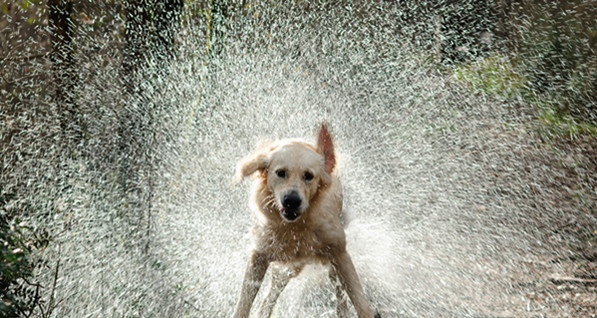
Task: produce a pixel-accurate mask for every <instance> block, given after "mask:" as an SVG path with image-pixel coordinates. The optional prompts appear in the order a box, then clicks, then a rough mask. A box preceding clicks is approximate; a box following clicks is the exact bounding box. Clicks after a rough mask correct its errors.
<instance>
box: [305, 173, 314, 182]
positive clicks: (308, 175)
mask: <svg viewBox="0 0 597 318" xmlns="http://www.w3.org/2000/svg"><path fill="white" fill-rule="evenodd" d="M303 178H304V179H305V180H307V181H311V180H313V174H312V173H311V172H305V174H304V175H303Z"/></svg>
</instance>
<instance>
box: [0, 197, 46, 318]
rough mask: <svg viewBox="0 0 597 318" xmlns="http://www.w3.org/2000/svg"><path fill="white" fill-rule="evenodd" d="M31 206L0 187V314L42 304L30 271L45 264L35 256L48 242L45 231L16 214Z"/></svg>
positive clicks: (29, 309) (26, 311)
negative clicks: (19, 201)
mask: <svg viewBox="0 0 597 318" xmlns="http://www.w3.org/2000/svg"><path fill="white" fill-rule="evenodd" d="M29 209H31V207H30V206H28V205H26V204H20V203H18V202H17V201H16V200H15V195H14V194H12V193H6V192H4V191H3V190H2V187H0V298H1V300H0V316H2V317H18V316H29V315H30V313H31V312H33V310H34V309H35V307H37V306H41V305H42V300H41V295H40V288H42V286H41V285H40V284H39V283H37V282H36V279H35V277H34V271H35V270H36V269H42V267H44V266H45V263H44V261H43V260H42V259H41V257H40V256H39V253H38V252H39V251H41V250H43V249H44V248H45V247H46V246H47V245H48V244H49V242H50V238H49V235H48V233H47V232H45V231H36V230H35V229H33V228H32V227H30V226H28V224H27V223H26V222H25V221H22V220H21V218H20V217H19V216H23V215H27V214H28V213H30V212H31V211H25V210H29Z"/></svg>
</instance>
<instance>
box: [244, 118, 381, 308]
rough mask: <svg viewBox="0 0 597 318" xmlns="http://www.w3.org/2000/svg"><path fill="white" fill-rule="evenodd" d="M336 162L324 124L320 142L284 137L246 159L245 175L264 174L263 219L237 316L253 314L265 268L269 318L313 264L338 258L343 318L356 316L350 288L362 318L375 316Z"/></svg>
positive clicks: (256, 205)
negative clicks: (355, 254)
mask: <svg viewBox="0 0 597 318" xmlns="http://www.w3.org/2000/svg"><path fill="white" fill-rule="evenodd" d="M335 166H336V157H335V153H334V147H333V143H332V139H331V137H330V134H329V133H328V130H327V127H326V126H325V125H322V126H321V129H320V131H319V135H318V141H317V144H311V143H308V142H305V141H302V140H297V139H289V140H282V141H278V142H274V143H271V144H269V145H267V146H263V147H260V148H259V149H257V150H256V151H255V152H254V153H252V154H251V155H249V156H248V157H246V158H245V159H243V160H241V162H240V163H239V165H238V167H237V175H236V178H237V180H240V179H242V178H243V177H247V176H250V175H255V176H256V177H257V178H256V180H255V184H254V186H253V191H252V192H253V197H252V201H251V209H252V210H253V212H254V214H255V216H256V217H255V224H254V226H253V229H252V233H251V234H252V238H253V244H254V246H253V249H252V251H251V255H250V258H249V262H248V265H247V268H246V272H245V276H244V278H243V284H242V286H241V293H240V297H239V301H238V303H237V306H236V310H235V312H234V315H233V317H235V318H240V317H248V316H249V312H250V309H251V306H252V303H253V300H254V298H255V296H256V294H257V292H258V291H259V287H260V285H261V282H262V280H263V277H264V275H265V272H266V271H267V269H268V267H271V268H272V270H271V271H272V285H271V286H270V290H269V292H268V295H267V296H266V298H265V299H264V300H263V302H262V303H261V305H260V306H259V311H258V312H259V317H269V316H270V314H271V312H272V310H273V307H274V305H275V302H276V300H277V298H278V296H279V295H280V293H281V292H282V290H283V289H284V287H285V286H286V284H287V283H288V281H289V280H290V278H292V277H294V276H296V275H297V274H298V273H299V272H300V271H301V269H302V268H303V266H304V265H305V264H307V263H311V262H320V263H325V264H331V266H330V277H331V279H332V280H334V281H338V283H337V284H336V286H337V290H336V295H337V298H338V304H337V312H338V315H339V316H340V317H345V316H346V315H347V314H348V308H347V303H346V298H345V297H344V292H343V291H346V293H347V294H348V296H349V298H350V300H351V301H352V303H353V304H354V306H355V309H356V311H357V314H358V316H359V318H371V317H373V314H372V312H371V309H370V307H369V303H368V301H367V299H366V297H365V295H364V294H363V290H362V287H361V284H360V282H359V278H358V276H357V273H356V271H355V268H354V266H353V263H352V260H351V259H350V256H349V255H348V253H347V252H346V239H345V234H344V229H343V227H342V224H341V222H340V213H341V212H342V186H341V184H340V181H339V179H338V178H337V176H336V174H335V173H334V172H335V170H334V169H335ZM289 198H290V199H289ZM293 200H294V201H293ZM299 202H300V204H299ZM297 205H298V206H297ZM270 264H271V265H272V266H270Z"/></svg>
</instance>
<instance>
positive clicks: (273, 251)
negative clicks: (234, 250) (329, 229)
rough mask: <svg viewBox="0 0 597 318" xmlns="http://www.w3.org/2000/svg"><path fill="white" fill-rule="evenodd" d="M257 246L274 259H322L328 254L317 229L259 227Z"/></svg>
mask: <svg viewBox="0 0 597 318" xmlns="http://www.w3.org/2000/svg"><path fill="white" fill-rule="evenodd" d="M259 234H261V235H259V238H260V239H259V241H260V242H258V245H259V246H258V248H259V249H261V250H263V251H264V252H267V253H268V254H269V255H271V256H272V258H273V260H274V261H279V262H294V261H299V260H323V259H326V258H327V255H329V246H328V245H327V244H326V243H325V242H323V240H322V239H321V237H320V235H318V231H317V230H313V229H308V228H292V227H288V228H285V229H275V230H274V229H261V233H259Z"/></svg>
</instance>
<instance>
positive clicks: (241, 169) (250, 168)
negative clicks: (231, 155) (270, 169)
mask: <svg viewBox="0 0 597 318" xmlns="http://www.w3.org/2000/svg"><path fill="white" fill-rule="evenodd" d="M268 165H269V159H268V156H267V152H266V151H264V150H257V151H255V152H254V153H252V154H250V155H249V156H247V157H245V158H244V159H242V160H241V161H239V163H238V165H237V166H236V174H235V175H234V180H233V182H234V183H238V182H240V181H241V180H242V179H243V178H244V177H248V176H250V175H252V174H253V173H255V172H256V171H260V172H263V171H264V170H265V169H266V168H267V166H268Z"/></svg>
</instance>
